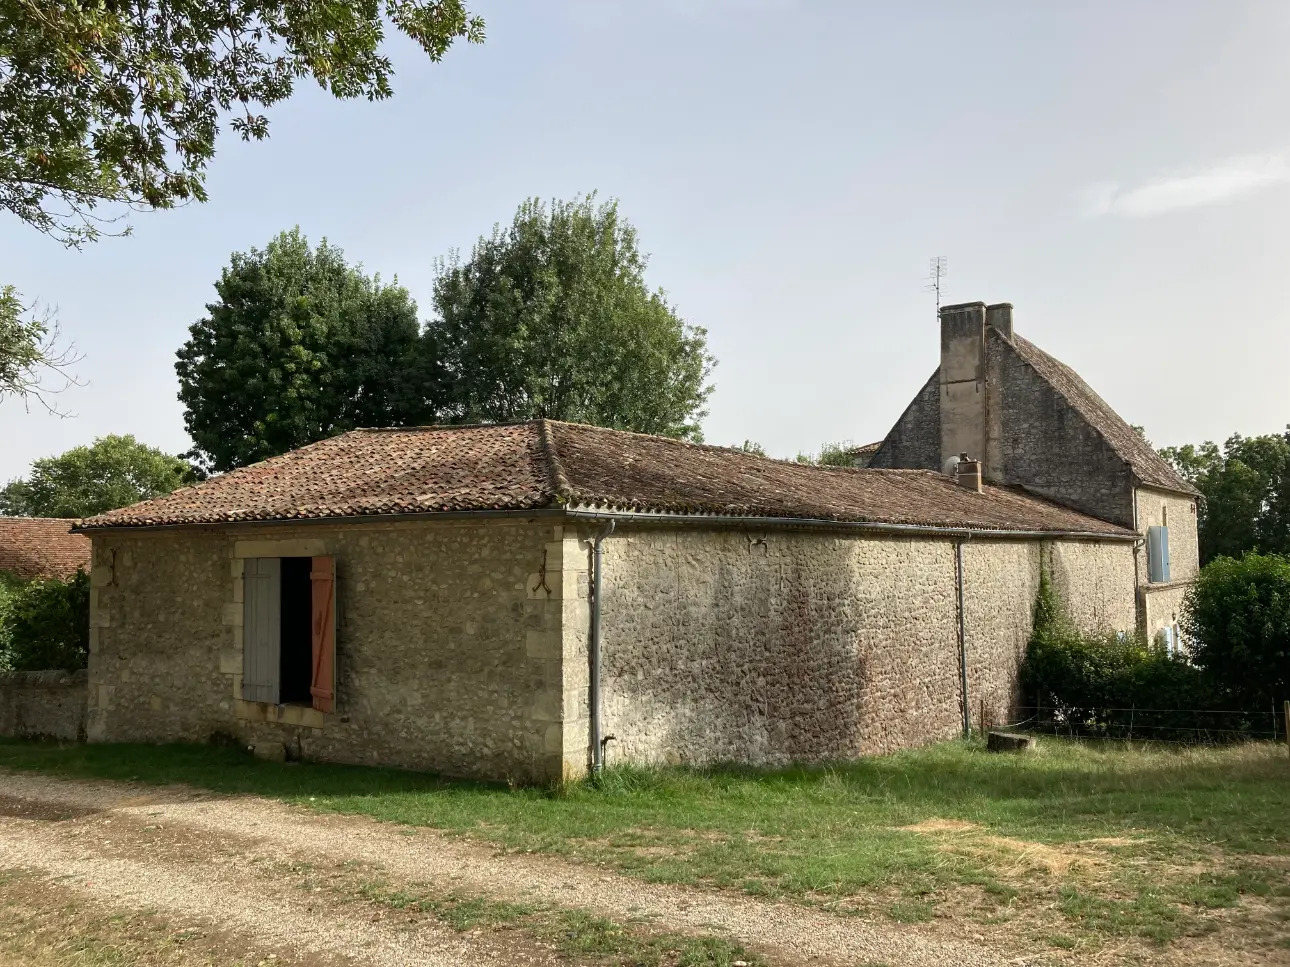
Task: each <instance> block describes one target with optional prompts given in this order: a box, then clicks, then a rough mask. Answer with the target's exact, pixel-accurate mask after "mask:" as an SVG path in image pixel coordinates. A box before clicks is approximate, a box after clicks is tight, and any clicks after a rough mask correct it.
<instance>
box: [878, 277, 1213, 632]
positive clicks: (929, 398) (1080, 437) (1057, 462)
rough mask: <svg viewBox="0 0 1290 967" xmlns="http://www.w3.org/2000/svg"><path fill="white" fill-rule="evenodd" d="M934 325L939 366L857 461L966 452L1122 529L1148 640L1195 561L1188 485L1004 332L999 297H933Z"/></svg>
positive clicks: (1000, 476)
mask: <svg viewBox="0 0 1290 967" xmlns="http://www.w3.org/2000/svg"><path fill="white" fill-rule="evenodd" d="M940 323H941V358H940V365H939V366H938V367H937V369H936V371H935V372H933V373H932V375H931V376H930V377H929V378H928V380H927V382H926V383H925V384H924V385H923V388H922V389H921V390H920V391H919V392H918V395H917V396H915V397H914V399H913V401H912V402H911V403H910V404H909V406H908V407H907V408H906V409H905V412H904V413H903V414H902V415H901V417H900V419H899V420H898V421H897V422H896V425H895V426H894V427H892V430H891V432H890V433H889V434H887V437H886V439H885V440H883V442H882V445H881V446H880V447H879V448H878V449H877V451H876V452H875V453H874V454H873V455H872V456H871V457H870V459H869V463H868V466H870V467H875V468H905V469H915V468H923V469H931V470H936V469H941V470H943V469H945V468H947V467H950V466H952V464H953V462H954V461H955V460H957V459H958V458H959V456H960V455H962V454H966V455H967V456H968V457H969V458H971V459H974V460H979V461H980V462H981V465H982V472H983V473H984V474H985V478H986V479H987V480H988V481H990V482H992V483H996V484H999V485H1002V486H1012V487H1022V488H1024V489H1025V490H1026V491H1027V492H1028V493H1033V494H1038V495H1040V496H1043V497H1046V498H1048V499H1050V500H1053V501H1055V502H1057V503H1060V504H1063V505H1065V506H1067V507H1071V508H1074V509H1076V510H1080V511H1082V512H1084V513H1086V514H1091V515H1092V516H1094V517H1098V518H1100V519H1101V520H1105V521H1110V522H1111V523H1115V524H1119V525H1120V526H1122V527H1126V528H1129V529H1130V530H1132V531H1134V532H1136V533H1137V534H1138V535H1139V540H1138V542H1137V543H1136V544H1135V545H1134V550H1133V572H1134V586H1135V588H1136V619H1137V620H1136V623H1137V627H1138V628H1139V630H1141V631H1143V632H1144V633H1145V634H1147V635H1148V636H1151V637H1153V638H1154V637H1156V636H1157V635H1159V633H1160V632H1161V630H1162V629H1164V628H1172V626H1174V625H1175V624H1176V616H1177V615H1178V613H1179V612H1180V610H1181V605H1182V599H1183V595H1184V594H1185V592H1186V590H1187V587H1188V586H1189V585H1190V584H1191V582H1192V581H1193V580H1195V578H1196V575H1197V573H1198V571H1199V570H1200V553H1199V549H1198V545H1197V530H1196V509H1197V508H1196V501H1197V499H1198V497H1199V494H1198V493H1197V492H1196V490H1195V489H1194V488H1193V487H1192V486H1191V485H1189V484H1188V483H1187V482H1186V481H1184V480H1183V479H1182V478H1180V477H1179V476H1178V475H1177V474H1176V473H1175V472H1174V470H1173V468H1172V467H1170V466H1169V464H1168V463H1166V462H1165V460H1164V459H1162V458H1161V456H1160V455H1159V454H1158V453H1156V451H1155V450H1154V449H1153V448H1152V447H1151V445H1150V444H1149V443H1148V442H1147V441H1146V440H1145V439H1144V438H1143V436H1142V434H1141V433H1139V432H1138V431H1137V430H1135V429H1134V428H1133V427H1131V426H1130V425H1129V424H1128V423H1126V422H1125V421H1124V420H1123V419H1121V418H1120V416H1119V415H1117V414H1116V413H1115V411H1114V410H1112V409H1111V407H1110V406H1108V405H1107V403H1106V401H1105V400H1103V399H1102V398H1101V397H1100V396H1098V395H1097V393H1095V392H1094V391H1093V390H1092V389H1091V388H1090V387H1089V385H1088V384H1087V383H1085V382H1084V381H1083V380H1082V379H1080V377H1079V376H1078V375H1077V374H1076V373H1075V372H1074V371H1073V370H1072V369H1071V368H1070V367H1068V366H1066V365H1065V364H1064V363H1061V362H1058V361H1057V360H1056V359H1054V358H1053V357H1052V356H1050V355H1048V354H1047V353H1045V352H1044V351H1043V350H1041V349H1039V347H1037V346H1035V345H1034V344H1033V343H1031V342H1029V341H1027V340H1026V339H1024V338H1022V337H1021V336H1020V335H1018V334H1017V333H1016V332H1014V331H1013V311H1012V306H1011V305H1009V304H1007V303H1001V304H998V305H990V306H987V305H986V304H985V303H983V302H970V303H966V304H963V305H955V306H945V307H944V308H942V309H941V310H940ZM1173 631H1174V634H1175V635H1176V628H1173Z"/></svg>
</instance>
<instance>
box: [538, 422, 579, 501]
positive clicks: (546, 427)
mask: <svg viewBox="0 0 1290 967" xmlns="http://www.w3.org/2000/svg"><path fill="white" fill-rule="evenodd" d="M534 422H536V423H537V431H538V443H539V445H540V446H541V447H542V457H543V459H545V460H546V473H547V483H548V485H549V486H550V487H551V496H552V497H553V498H555V500H556V501H557V502H558V503H562V504H565V503H568V502H569V500H570V498H571V497H572V495H573V487H572V486H571V485H570V483H569V478H568V476H567V475H566V474H565V472H564V465H563V464H562V463H561V462H560V451H559V449H558V448H557V447H556V444H555V434H554V433H552V432H551V424H552V423H554V422H556V421H554V420H548V419H545V418H543V419H540V420H536V421H534Z"/></svg>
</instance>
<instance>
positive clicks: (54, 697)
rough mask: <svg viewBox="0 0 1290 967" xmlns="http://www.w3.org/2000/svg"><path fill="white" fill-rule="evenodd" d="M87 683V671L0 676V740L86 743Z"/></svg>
mask: <svg viewBox="0 0 1290 967" xmlns="http://www.w3.org/2000/svg"><path fill="white" fill-rule="evenodd" d="M87 681H88V679H87V674H86V672H85V671H84V670H81V671H76V672H65V671H39V672H6V673H4V674H0V736H4V737H5V738H22V739H26V738H41V739H66V740H71V741H83V740H84V739H85V705H86V698H87V694H88V685H87Z"/></svg>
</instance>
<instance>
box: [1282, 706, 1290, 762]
mask: <svg viewBox="0 0 1290 967" xmlns="http://www.w3.org/2000/svg"><path fill="white" fill-rule="evenodd" d="M1282 711H1283V712H1284V713H1285V723H1286V750H1287V751H1290V700H1287V701H1286V703H1285V706H1284V707H1283V708H1282Z"/></svg>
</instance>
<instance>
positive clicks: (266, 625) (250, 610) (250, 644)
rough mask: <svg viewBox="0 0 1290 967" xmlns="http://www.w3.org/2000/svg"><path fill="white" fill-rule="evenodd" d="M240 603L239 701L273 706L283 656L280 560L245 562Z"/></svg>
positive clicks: (276, 695) (252, 560) (249, 560)
mask: <svg viewBox="0 0 1290 967" xmlns="http://www.w3.org/2000/svg"><path fill="white" fill-rule="evenodd" d="M242 601H243V604H242V697H243V698H244V699H246V700H247V701H248V702H270V703H274V704H276V703H277V701H278V679H279V663H280V661H281V657H280V656H281V654H282V628H281V624H280V620H281V619H280V617H279V616H280V614H281V601H282V560H281V559H280V558H276V557H252V558H247V560H246V561H245V563H244V565H243V570H242Z"/></svg>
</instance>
